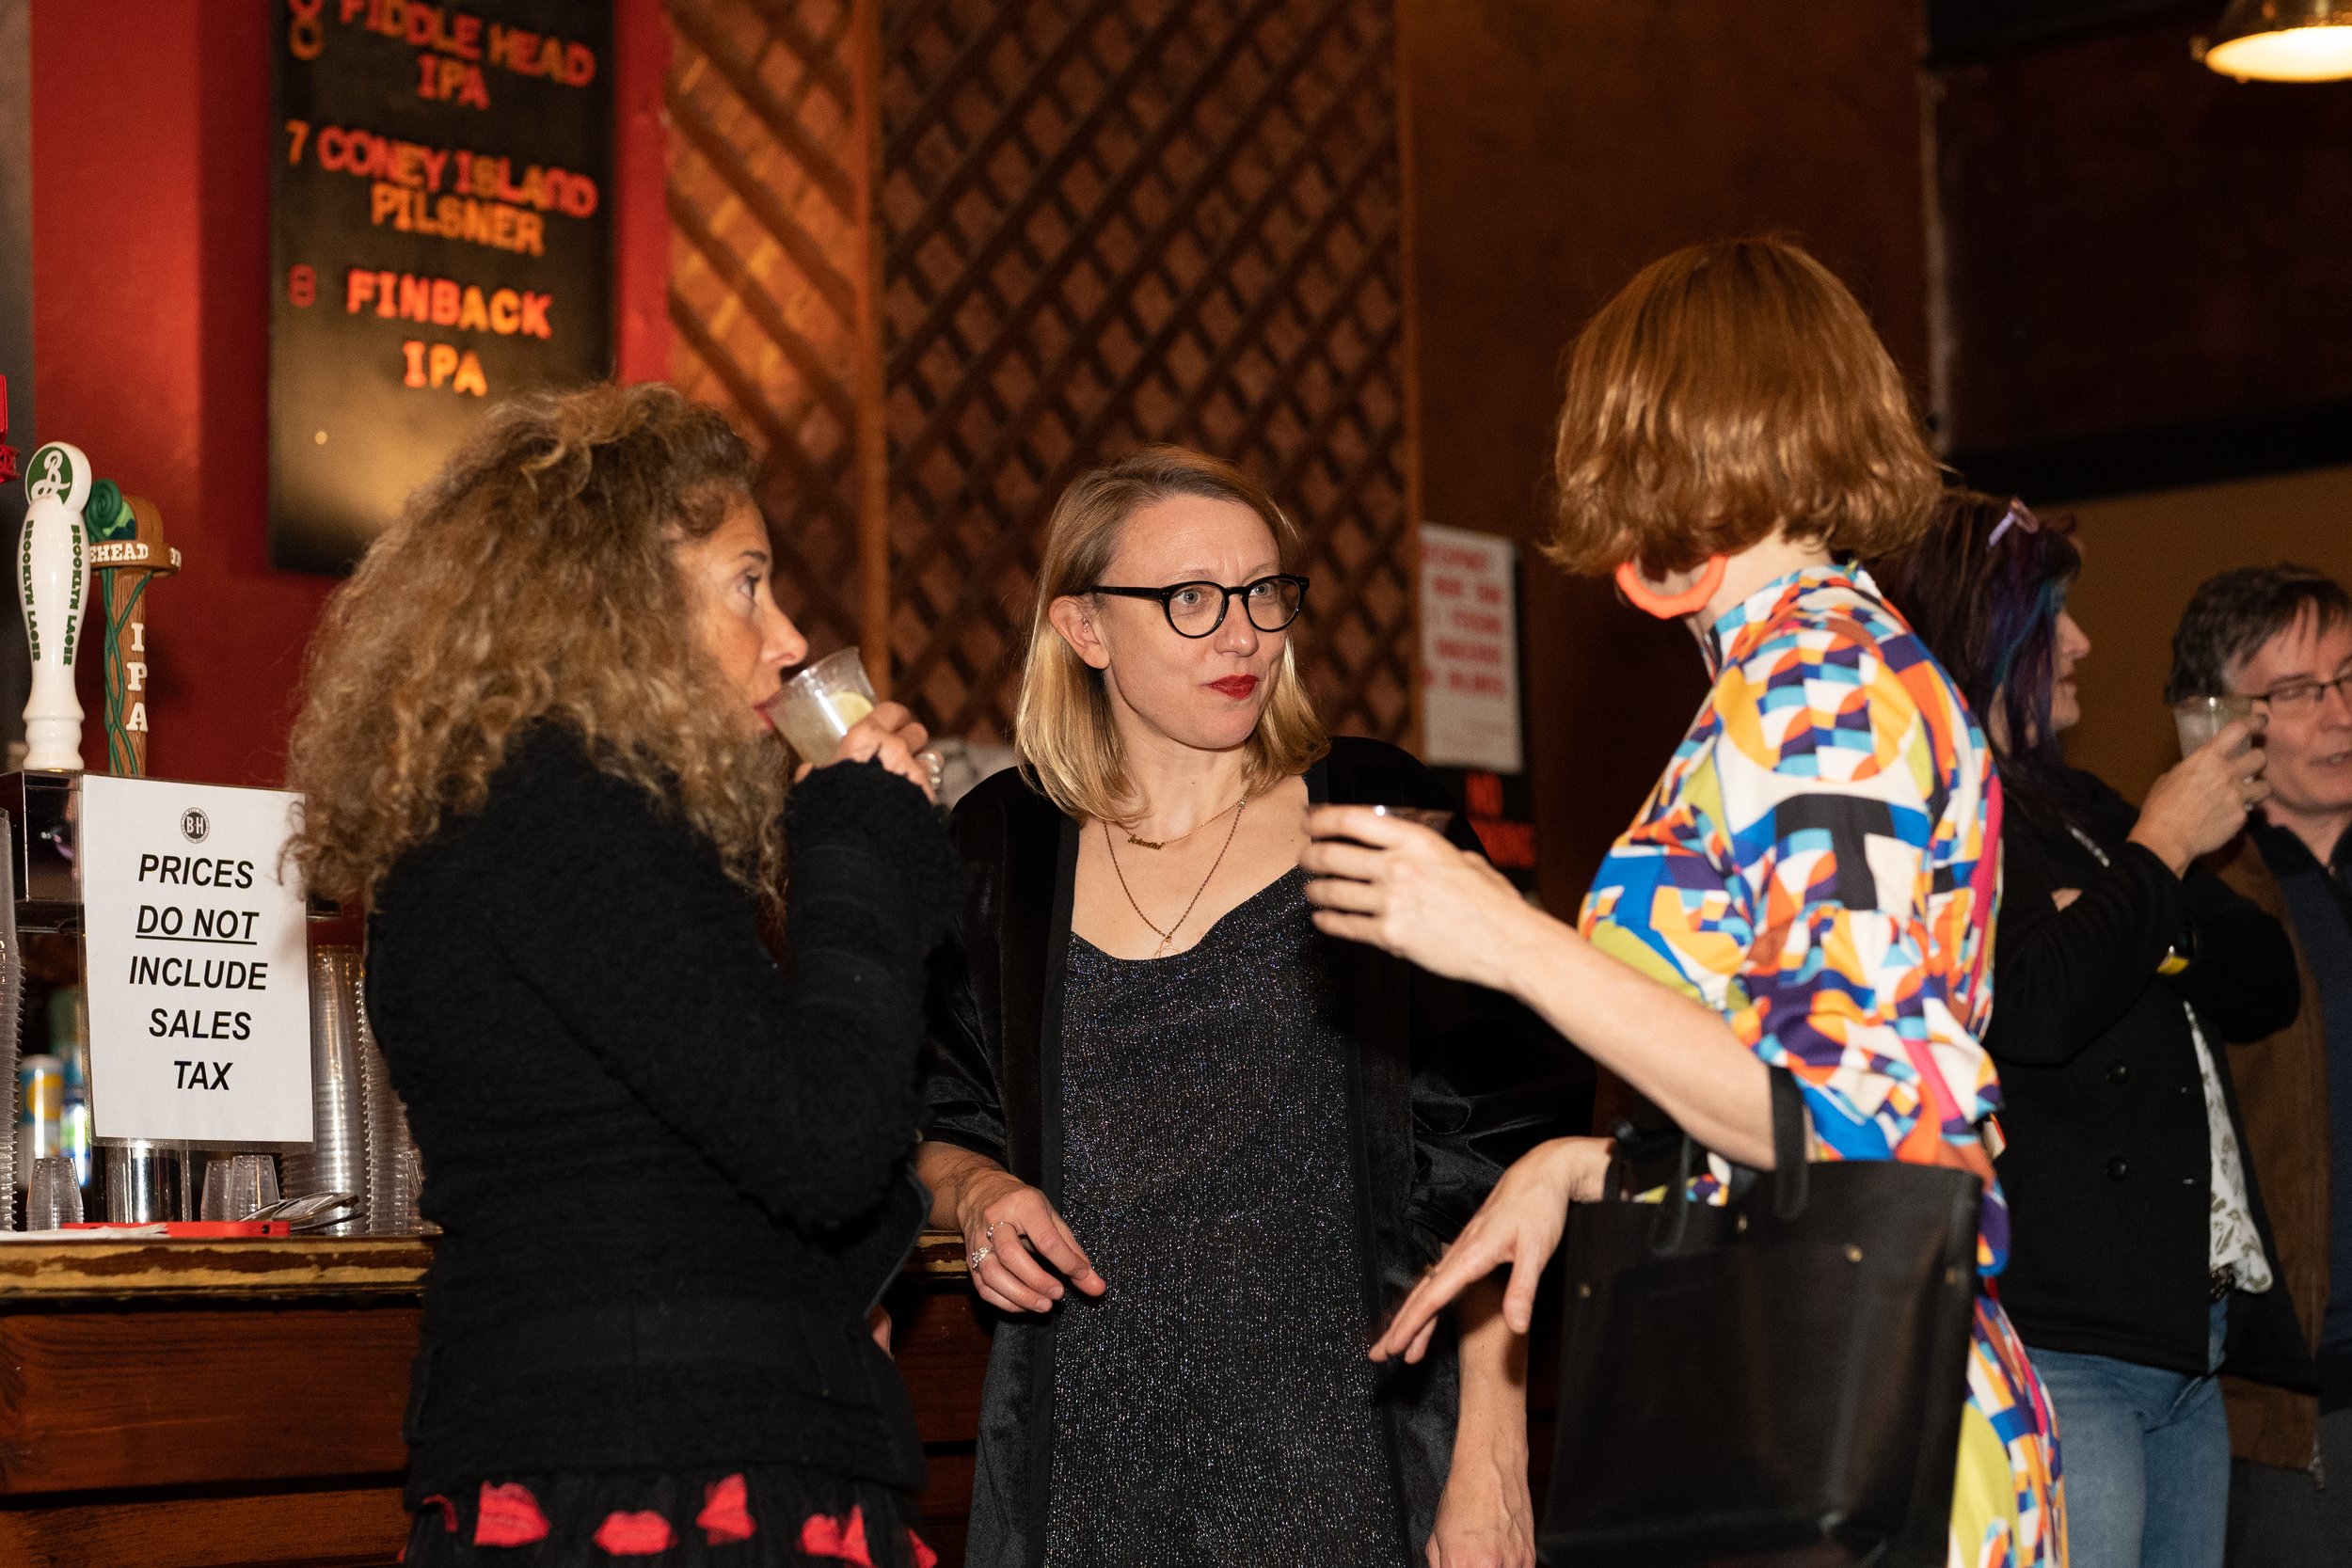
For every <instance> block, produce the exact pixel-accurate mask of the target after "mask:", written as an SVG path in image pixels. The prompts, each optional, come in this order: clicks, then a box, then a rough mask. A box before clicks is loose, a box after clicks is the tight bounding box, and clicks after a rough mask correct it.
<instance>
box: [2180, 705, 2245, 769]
mask: <svg viewBox="0 0 2352 1568" xmlns="http://www.w3.org/2000/svg"><path fill="white" fill-rule="evenodd" d="M2255 712H2256V710H2255V707H2254V699H2253V698H2251V697H2240V696H2236V695H2234V694H2233V695H2231V696H2227V697H2191V698H2188V699H2187V700H2186V701H2185V702H2178V703H2174V704H2173V705H2172V727H2173V729H2174V730H2175V731H2177V732H2178V733H2179V735H2180V737H2181V755H2183V756H2186V755H2188V754H2189V753H2190V752H2194V751H2198V750H2200V749H2201V748H2202V747H2204V746H2207V745H2209V744H2211V743H2212V741H2213V737H2214V736H2217V735H2219V734H2220V733H2221V731H2222V729H2223V727H2224V726H2226V725H2228V724H2231V723H2233V722H2234V721H2237V720H2240V719H2251V718H2253V717H2254V715H2255Z"/></svg>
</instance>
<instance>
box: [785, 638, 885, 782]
mask: <svg viewBox="0 0 2352 1568" xmlns="http://www.w3.org/2000/svg"><path fill="white" fill-rule="evenodd" d="M874 702H875V698H874V684H873V682H871V681H869V680H867V679H866V661H865V659H864V658H863V657H860V656H859V654H858V651H857V650H856V649H855V648H844V649H842V650H841V651H840V652H839V653H837V654H827V655H826V656H825V657H823V658H820V659H818V661H817V662H816V663H814V664H812V665H810V666H809V667H808V668H807V669H805V670H803V671H802V672H801V673H799V674H797V675H795V676H793V677H792V678H791V679H790V680H788V681H786V682H785V683H784V689H783V690H782V691H780V692H778V693H777V694H776V696H775V699H774V700H773V701H772V702H771V703H770V704H769V705H768V717H769V718H771V719H772V720H774V721H775V722H776V728H777V730H779V731H780V732H782V734H783V736H784V738H785V743H786V744H787V745H788V746H790V747H791V748H792V751H793V753H794V754H795V755H796V756H798V757H799V758H800V759H801V760H802V761H803V762H806V763H815V764H818V765H820V766H821V765H822V764H824V763H828V762H831V761H832V760H833V754H834V752H835V751H837V750H839V749H840V746H841V737H842V736H845V735H848V734H849V733H850V725H852V724H854V723H856V722H857V721H859V720H861V719H863V718H865V717H866V715H867V714H869V713H871V712H873V711H874Z"/></svg>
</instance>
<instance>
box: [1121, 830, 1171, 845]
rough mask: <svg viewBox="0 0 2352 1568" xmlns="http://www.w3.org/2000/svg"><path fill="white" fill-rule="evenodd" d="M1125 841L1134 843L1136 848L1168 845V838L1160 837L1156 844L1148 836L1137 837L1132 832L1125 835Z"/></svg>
mask: <svg viewBox="0 0 2352 1568" xmlns="http://www.w3.org/2000/svg"><path fill="white" fill-rule="evenodd" d="M1127 842H1128V843H1130V844H1132V845H1134V846H1135V847H1137V848H1138V849H1165V848H1167V847H1168V843H1169V841H1168V840H1167V839H1162V840H1160V841H1159V842H1158V843H1157V844H1154V843H1152V841H1151V840H1150V839H1148V838H1137V837H1136V835H1135V834H1133V833H1129V834H1128V835H1127Z"/></svg>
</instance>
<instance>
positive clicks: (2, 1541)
mask: <svg viewBox="0 0 2352 1568" xmlns="http://www.w3.org/2000/svg"><path fill="white" fill-rule="evenodd" d="M431 1260H432V1250H431V1245H430V1243H425V1242H421V1241H416V1240H394V1239H385V1240H377V1239H357V1238H355V1239H351V1240H318V1241H312V1240H307V1239H304V1240H279V1241H251V1242H166V1241H150V1240H142V1241H128V1242H90V1241H79V1242H56V1243H49V1242H35V1241H24V1240H19V1241H11V1242H6V1243H0V1563H5V1564H7V1565H8V1568H114V1565H117V1564H120V1565H123V1568H134V1565H135V1568H229V1565H231V1564H240V1565H257V1568H264V1565H265V1568H294V1565H295V1564H316V1565H336V1568H342V1565H351V1568H360V1565H376V1564H390V1563H392V1562H393V1561H394V1560H396V1558H397V1555H398V1553H399V1550H400V1546H401V1544H402V1542H403V1541H404V1540H405V1537H406V1533H407V1525H408V1521H407V1515H406V1513H405V1511H404V1510H403V1508H402V1506H401V1490H400V1488H401V1474H400V1472H401V1468H402V1466H403V1465H405V1463H406V1453H405V1448H404V1446H403V1444H402V1442H401V1436H400V1423H401V1416H402V1413H403V1410H404V1409H405V1405H406V1402H407V1390H408V1360H409V1357H410V1355H411V1354H414V1352H415V1349H416V1341H417V1323H418V1314H419V1302H420V1299H421V1290H422V1281H423V1276H424V1271H425V1268H426V1266H427V1265H428V1264H429V1263H430V1262H431ZM963 1275H964V1266H963V1256H962V1244H961V1239H960V1238H958V1237H956V1236H954V1235H951V1234H930V1235H926V1236H925V1237H924V1239H923V1243H922V1245H921V1246H919V1247H918V1248H917V1249H916V1252H915V1254H914V1257H913V1258H912V1259H909V1261H908V1264H907V1269H906V1274H905V1276H904V1277H903V1278H902V1279H901V1280H900V1282H899V1284H898V1286H897V1287H895V1288H894V1290H893V1291H892V1292H891V1295H890V1298H889V1307H890V1310H891V1315H892V1317H893V1319H894V1321H895V1324H896V1338H897V1347H896V1348H897V1353H898V1362H899V1366H900V1369H901V1370H903V1371H904V1372H905V1374H906V1378H907V1384H908V1386H909V1387H910V1388H911V1389H912V1390H913V1392H914V1408H915V1419H916V1422H917V1424H918V1425H919V1426H920V1428H921V1430H922V1433H923V1439H924V1445H925V1449H926V1450H927V1451H928V1453H929V1454H930V1489H929V1491H928V1492H927V1493H926V1495H925V1497H924V1499H923V1501H924V1509H923V1512H924V1521H925V1533H926V1535H927V1536H928V1537H930V1539H931V1541H932V1544H934V1545H935V1546H937V1547H938V1548H939V1551H940V1556H941V1560H942V1563H943V1568H960V1564H961V1560H962V1557H963V1533H964V1513H965V1509H966V1506H967V1505H968V1502H969V1499H970V1497H971V1485H972V1448H973V1439H974V1437H975V1436H976V1434H977V1422H978V1413H979V1394H980V1378H981V1373H982V1370H983V1369H984V1367H985V1364H986V1361H987V1355H988V1338H987V1336H986V1333H985V1332H984V1331H983V1330H982V1329H981V1327H980V1325H979V1323H978V1321H977V1317H976V1315H975V1313H974V1310H973V1307H972V1298H971V1292H970V1291H968V1290H967V1289H966V1288H965V1281H964V1278H963Z"/></svg>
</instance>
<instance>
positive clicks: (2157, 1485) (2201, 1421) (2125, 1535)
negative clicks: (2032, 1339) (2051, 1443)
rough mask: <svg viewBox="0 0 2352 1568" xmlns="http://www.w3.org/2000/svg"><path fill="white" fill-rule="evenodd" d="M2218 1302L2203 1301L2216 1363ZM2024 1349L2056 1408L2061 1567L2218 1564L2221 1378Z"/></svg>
mask: <svg viewBox="0 0 2352 1568" xmlns="http://www.w3.org/2000/svg"><path fill="white" fill-rule="evenodd" d="M2228 1325H2229V1303H2228V1302H2227V1301H2220V1302H2216V1303H2215V1304H2214V1308H2213V1329H2212V1335H2211V1339H2212V1344H2211V1350H2212V1354H2210V1355H2209V1356H2208V1357H2207V1358H2206V1363H2205V1364H2206V1365H2207V1366H2208V1367H2217V1366H2219V1365H2220V1362H2221V1344H2222V1340H2223V1338H2224V1337H2225V1336H2226V1334H2227V1332H2228ZM2026 1354H2028V1355H2029V1356H2031V1358H2032V1360H2033V1369H2034V1370H2035V1371H2036V1372H2038V1373H2040V1374H2041V1377H2042V1386H2043V1387H2044V1388H2046V1389H2047V1390H2049V1395H2050V1405H2051V1408H2052V1409H2053V1410H2055V1411H2056V1412H2057V1414H2058V1464H2059V1465H2060V1466H2061V1470H2062V1473H2063V1474H2064V1476H2065V1478H2066V1534H2067V1542H2068V1544H2069V1546H2070V1548H2071V1551H2070V1554H2069V1560H2070V1562H2071V1564H2072V1568H2221V1551H2222V1544H2223V1542H2224V1541H2225V1539H2226V1538H2227V1534H2228V1528H2229V1520H2230V1422H2229V1418H2228V1416H2227V1415H2226V1414H2225V1413H2224V1411H2223V1409H2222V1404H2221V1385H2220V1382H2219V1380H2217V1378H2216V1377H2215V1376H2214V1375H2213V1373H2211V1372H2210V1371H2208V1372H2207V1373H2205V1374H2204V1375H2203V1376H2201V1377H2192V1376H2190V1375H2188V1374H2187V1373H2185V1372H2169V1371H2166V1370H2162V1369H2161V1368H2157V1367H2143V1366H2141V1365H2139V1364H2138V1363H2137V1362H2134V1361H2118V1360H2116V1359H2115V1358H2114V1357H2113V1356H2107V1355H2078V1354H2074V1353H2072V1352H2068V1351H2051V1350H2034V1349H2032V1348H2031V1347H2027V1352H2026Z"/></svg>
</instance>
